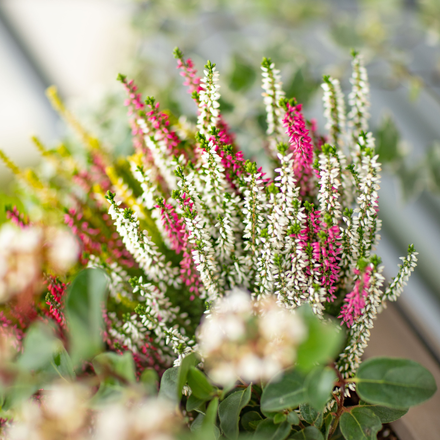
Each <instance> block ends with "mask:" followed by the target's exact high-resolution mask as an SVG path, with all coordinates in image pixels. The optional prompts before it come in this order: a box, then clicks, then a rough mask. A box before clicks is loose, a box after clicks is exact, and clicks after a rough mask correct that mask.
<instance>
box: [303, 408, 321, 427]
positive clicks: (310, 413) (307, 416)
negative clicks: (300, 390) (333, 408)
mask: <svg viewBox="0 0 440 440" xmlns="http://www.w3.org/2000/svg"><path fill="white" fill-rule="evenodd" d="M299 412H300V413H301V417H302V418H303V419H304V420H305V421H306V422H307V423H308V424H309V425H314V426H316V427H318V428H321V426H322V422H323V420H322V412H318V411H316V409H315V408H313V406H311V405H308V404H307V403H305V404H304V405H300V406H299Z"/></svg>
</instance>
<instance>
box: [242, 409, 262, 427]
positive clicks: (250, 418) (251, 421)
mask: <svg viewBox="0 0 440 440" xmlns="http://www.w3.org/2000/svg"><path fill="white" fill-rule="evenodd" d="M261 420H263V418H262V417H261V415H260V413H258V412H257V411H249V412H247V413H244V414H243V416H242V417H241V426H243V428H244V429H245V431H248V432H254V431H255V429H256V426H257V425H258V423H255V422H261Z"/></svg>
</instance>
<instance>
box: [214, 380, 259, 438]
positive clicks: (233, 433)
mask: <svg viewBox="0 0 440 440" xmlns="http://www.w3.org/2000/svg"><path fill="white" fill-rule="evenodd" d="M251 390H252V388H251V385H249V386H248V387H247V388H246V389H245V390H240V391H235V392H234V393H232V394H230V395H229V396H228V397H226V399H225V400H223V402H221V403H220V406H219V410H218V415H219V418H220V427H221V429H222V431H223V433H224V434H225V436H226V437H227V438H231V439H235V438H237V436H238V422H239V421H240V412H241V410H242V409H243V408H244V407H245V406H246V405H247V404H248V403H249V400H250V399H251Z"/></svg>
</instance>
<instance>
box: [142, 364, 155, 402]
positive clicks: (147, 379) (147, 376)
mask: <svg viewBox="0 0 440 440" xmlns="http://www.w3.org/2000/svg"><path fill="white" fill-rule="evenodd" d="M140 382H141V384H142V385H143V386H144V388H145V391H146V392H147V394H148V395H152V396H155V395H156V394H157V389H158V384H159V375H158V374H157V372H156V370H153V369H152V368H146V369H145V370H144V371H143V372H142V374H141V381H140Z"/></svg>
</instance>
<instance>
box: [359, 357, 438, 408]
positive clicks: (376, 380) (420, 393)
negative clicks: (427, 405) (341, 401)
mask: <svg viewBox="0 0 440 440" xmlns="http://www.w3.org/2000/svg"><path fill="white" fill-rule="evenodd" d="M356 383H357V385H356V392H357V393H358V395H359V397H360V398H361V399H362V400H365V401H366V402H368V403H374V404H376V405H383V406H387V407H389V408H393V409H400V410H406V409H407V408H409V407H411V406H414V405H418V404H420V403H422V402H424V401H426V400H428V399H430V398H431V397H432V396H433V395H434V393H435V392H436V391H437V385H436V383H435V379H434V377H433V375H432V374H431V373H430V372H429V371H428V370H427V369H426V368H425V367H422V366H421V365H420V364H419V363H417V362H415V361H411V360H409V359H398V358H386V357H380V358H372V359H368V360H366V361H364V362H363V363H362V364H361V366H360V367H359V370H358V373H357V375H356Z"/></svg>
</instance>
